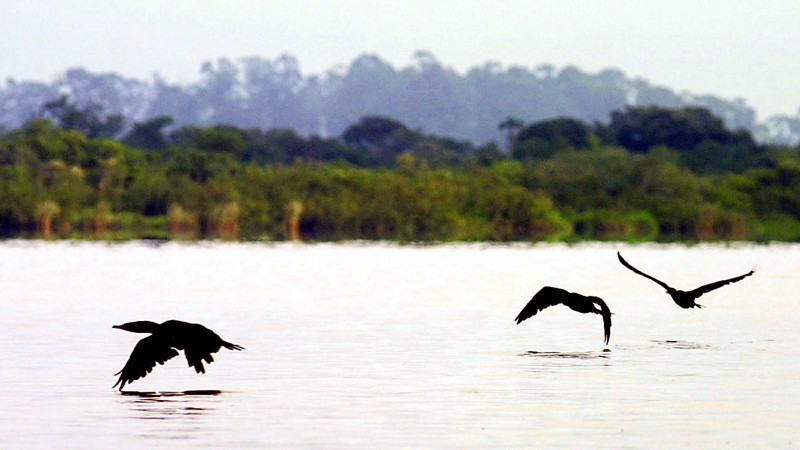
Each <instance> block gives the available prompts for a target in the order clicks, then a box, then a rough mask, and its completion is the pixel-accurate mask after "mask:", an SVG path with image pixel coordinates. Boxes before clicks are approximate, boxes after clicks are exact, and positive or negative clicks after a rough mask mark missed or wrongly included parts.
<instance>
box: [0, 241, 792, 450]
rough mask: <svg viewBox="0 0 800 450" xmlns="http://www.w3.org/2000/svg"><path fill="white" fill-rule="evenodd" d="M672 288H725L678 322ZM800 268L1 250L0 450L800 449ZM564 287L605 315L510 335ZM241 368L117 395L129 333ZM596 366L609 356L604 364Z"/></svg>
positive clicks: (604, 256)
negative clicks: (173, 340) (140, 327)
mask: <svg viewBox="0 0 800 450" xmlns="http://www.w3.org/2000/svg"><path fill="white" fill-rule="evenodd" d="M617 250H620V251H622V253H623V255H624V256H625V257H626V259H627V260H628V261H629V262H631V263H632V264H633V265H635V266H637V267H639V268H640V269H642V270H644V271H645V272H648V273H651V274H653V275H656V276H660V278H662V279H664V280H666V281H668V282H670V283H671V284H673V285H675V286H676V287H679V288H681V287H682V288H693V287H696V286H697V285H700V284H703V283H706V282H710V281H715V280H717V279H720V278H725V277H731V276H735V275H739V274H742V273H744V272H746V271H748V270H749V269H750V268H751V267H752V266H753V265H758V271H757V272H756V274H755V275H754V276H752V277H749V278H747V279H745V280H743V281H741V282H739V283H736V284H733V285H729V286H726V287H724V288H722V289H720V290H718V291H714V292H712V293H710V294H707V295H705V296H703V297H702V298H701V299H700V300H699V302H700V303H701V304H704V305H706V306H707V308H706V309H703V310H683V309H681V308H679V307H677V306H676V305H675V304H674V303H672V301H671V299H670V298H669V297H668V296H667V295H666V294H665V293H664V292H663V290H662V289H661V288H659V287H658V286H657V285H655V284H654V283H652V282H651V281H649V280H646V279H644V278H642V277H639V276H637V275H635V274H633V273H631V272H629V271H628V270H626V269H625V268H624V267H622V266H621V265H620V264H619V263H618V262H617V260H616V255H615V251H617ZM799 267H800V246H796V245H795V246H784V245H781V246H777V245H776V246H730V247H725V246H705V245H703V246H693V247H683V246H662V245H642V246H628V245H622V244H602V245H600V244H587V245H577V246H565V245H536V246H531V245H513V246H485V245H478V244H473V245H446V246H427V247H416V246H394V245H388V244H369V245H367V244H363V245H362V244H319V245H294V244H277V245H263V244H176V243H169V244H165V245H162V246H151V245H147V244H143V243H128V244H117V245H107V244H102V243H69V242H55V243H41V242H22V241H10V242H3V243H0V318H1V319H2V324H1V325H0V339H1V340H2V343H3V344H2V345H3V347H2V351H1V352H0V396H1V398H2V404H1V406H0V447H2V448H22V447H24V448H53V447H60V448H110V447H116V448H175V447H213V448H222V447H231V448H248V447H249V448H264V447H276V448H420V447H423V448H490V447H491V448H498V447H502V448H515V447H516V448H531V447H535V448H580V447H584V448H585V447H588V446H592V447H594V448H598V447H599V448H699V447H716V448H719V447H728V448H793V447H798V446H800V431H798V430H799V429H798V425H797V423H798V419H800V402H798V401H797V399H798V394H800V381H798V380H800V349H799V348H798V344H797V338H798V323H800V321H799V320H798V319H800V317H798V316H799V315H800V301H798V300H800V298H798V297H799V296H800V280H799V279H798V276H797V275H798V268H799ZM544 285H554V286H559V287H563V288H565V289H568V290H571V291H574V292H580V293H584V294H593V295H597V296H599V297H602V298H603V299H605V300H606V301H607V302H608V304H609V306H610V307H611V309H612V311H613V312H614V313H615V315H614V318H613V320H614V325H613V328H612V333H611V343H610V345H609V346H607V347H606V346H605V345H603V332H602V320H601V318H600V317H599V316H596V315H582V314H577V313H574V312H573V311H571V310H569V309H567V308H565V307H563V306H557V307H553V308H550V309H547V310H545V311H543V312H542V313H540V314H539V315H537V316H535V317H533V318H532V319H530V320H528V321H526V322H523V323H522V324H521V325H515V324H514V321H513V318H514V317H515V316H516V314H517V313H518V312H519V310H520V309H521V308H522V307H523V306H524V305H525V303H526V302H527V300H528V299H529V298H530V297H531V295H532V294H533V293H534V292H535V291H536V290H538V289H539V288H541V287H542V286H544ZM171 318H175V319H181V320H185V321H190V322H199V323H203V324H205V325H207V326H209V327H210V328H212V329H213V330H215V331H216V332H218V333H219V334H220V335H221V336H222V337H223V338H224V339H226V340H228V341H231V342H234V343H237V344H240V345H242V346H244V347H246V351H243V352H232V351H226V350H224V349H223V350H222V351H221V352H220V353H217V354H216V355H215V358H216V362H214V363H213V364H211V365H209V366H208V370H207V373H206V374H205V375H202V376H201V375H196V374H194V372H193V371H192V370H191V369H189V368H187V367H186V362H185V360H184V359H183V357H182V356H180V357H178V358H174V359H173V360H171V361H168V362H167V363H166V364H165V365H164V366H159V367H156V369H155V370H154V371H153V373H151V374H150V375H148V376H147V377H146V378H144V379H141V380H137V381H135V382H133V383H132V384H130V385H129V386H128V387H126V390H127V389H130V391H131V392H127V393H124V394H120V393H119V392H118V391H116V390H114V389H112V388H111V386H112V384H114V382H115V381H116V378H115V377H114V376H113V374H114V373H115V372H117V371H118V370H119V369H120V368H121V367H122V365H123V364H124V363H125V360H126V359H127V357H128V355H129V354H130V351H131V350H132V349H133V346H134V345H135V343H136V342H137V340H138V339H139V338H140V337H141V335H135V334H131V333H127V332H124V331H121V330H116V329H112V328H111V325H113V324H118V323H123V322H128V321H132V320H142V319H150V320H155V321H159V322H160V321H163V320H166V319H171ZM606 348H608V350H609V351H604V350H605V349H606Z"/></svg>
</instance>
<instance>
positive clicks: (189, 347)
mask: <svg viewBox="0 0 800 450" xmlns="http://www.w3.org/2000/svg"><path fill="white" fill-rule="evenodd" d="M178 340H179V341H182V346H183V353H184V354H185V355H186V361H187V362H188V363H189V367H194V370H195V371H196V372H197V373H205V372H206V369H205V367H203V361H205V362H207V363H211V362H213V361H214V357H213V356H211V354H212V353H215V352H218V351H219V349H220V347H221V346H222V342H223V340H222V338H220V337H219V335H217V333H214V332H213V331H211V330H209V329H208V328H206V327H204V326H203V325H200V324H196V323H192V324H186V326H185V330H184V331H183V333H181V334H180V335H178Z"/></svg>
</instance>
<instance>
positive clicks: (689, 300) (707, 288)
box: [617, 252, 755, 309]
mask: <svg viewBox="0 0 800 450" xmlns="http://www.w3.org/2000/svg"><path fill="white" fill-rule="evenodd" d="M617 258H619V262H620V263H622V265H623V266H625V267H627V268H628V269H630V270H631V271H632V272H634V273H636V274H639V275H641V276H643V277H645V278H648V279H650V280H652V281H654V282H656V283H658V284H659V285H660V286H661V287H663V288H664V289H666V290H667V294H669V296H670V297H672V300H673V301H674V302H675V303H676V304H677V305H678V306H680V307H681V308H685V309H689V308H703V305H699V304H697V302H696V301H695V300H697V299H698V298H700V296H701V295H703V294H705V293H708V292H711V291H713V290H714V289H719V288H721V287H722V286H725V285H726V284H730V283H735V282H737V281H740V280H742V279H744V278H745V277H749V276H750V275H752V274H754V273H755V269H752V270H750V272H748V273H746V274H744V275H739V276H738V277H733V278H728V279H725V280H720V281H715V282H713V283H708V284H705V285H703V286H700V287H699V288H697V289H692V290H691V291H682V290H680V289H675V288H673V287H672V286H670V285H668V284H667V283H664V282H663V281H661V280H659V279H657V278H655V277H652V276H650V275H648V274H646V273H644V272H642V271H641V270H639V269H637V268H635V267H633V266H632V265H630V264H629V263H628V261H625V258H623V257H622V255H621V254H620V253H619V252H617Z"/></svg>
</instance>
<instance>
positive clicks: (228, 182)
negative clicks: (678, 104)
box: [0, 69, 800, 242]
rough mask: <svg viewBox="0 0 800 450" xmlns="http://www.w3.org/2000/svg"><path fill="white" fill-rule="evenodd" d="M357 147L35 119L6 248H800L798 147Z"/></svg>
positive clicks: (16, 135) (433, 141)
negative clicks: (93, 244)
mask: <svg viewBox="0 0 800 450" xmlns="http://www.w3.org/2000/svg"><path fill="white" fill-rule="evenodd" d="M431 70H433V69H431ZM151 125H152V126H153V127H154V128H155V129H158V130H161V128H160V126H161V125H163V123H162V124H151ZM712 128H713V127H712ZM350 131H351V132H350V133H349V134H348V136H349V137H348V138H347V139H344V138H342V139H328V138H320V137H311V138H307V139H306V138H303V137H301V136H299V135H298V134H297V133H295V132H294V131H292V130H287V129H274V130H269V131H267V132H262V131H260V130H257V129H253V130H240V129H236V128H233V127H209V128H197V127H184V128H181V129H179V130H178V131H177V132H175V133H173V134H171V135H169V136H168V137H167V138H166V139H167V141H166V142H167V146H166V147H163V148H145V149H140V148H132V147H130V146H128V145H126V144H124V143H122V142H118V141H114V140H109V139H104V138H89V137H87V136H86V135H84V134H83V133H81V132H79V131H76V130H67V129H62V128H59V127H56V126H55V125H54V124H53V123H52V122H49V121H41V120H39V121H32V122H29V123H28V124H27V125H26V126H25V127H23V128H20V129H18V130H11V131H8V132H6V133H4V134H3V135H2V136H0V235H2V236H41V237H49V236H53V237H78V238H90V239H129V238H140V237H156V238H171V239H200V238H213V239H217V238H222V239H295V238H296V239H306V240H339V239H391V240H398V241H408V242H413V241H452V240H460V241H481V240H492V241H539V240H574V239H601V240H633V241H651V240H743V239H751V240H759V241H769V240H787V241H796V240H798V239H800V158H799V157H798V155H797V152H795V151H790V150H789V149H783V150H781V149H770V150H769V151H768V152H763V151H760V150H758V151H755V152H751V153H750V156H751V157H750V159H748V160H746V161H745V162H744V163H742V162H741V160H739V159H737V158H738V156H730V155H728V156H725V154H723V153H724V152H725V151H729V150H730V149H731V148H733V147H730V146H727V147H726V146H722V147H720V146H719V145H718V144H719V141H713V142H712V141H709V140H702V141H700V143H699V144H698V145H697V146H695V147H693V149H692V151H694V152H695V153H691V154H690V153H687V152H686V151H685V150H681V149H676V148H672V147H667V146H665V145H661V146H654V147H651V148H649V151H648V152H647V153H644V154H642V153H631V152H630V151H629V150H628V149H625V148H621V147H616V146H610V145H601V144H600V142H599V141H600V139H601V137H600V136H601V135H600V134H597V133H594V132H589V128H588V127H585V126H580V124H579V123H575V122H573V121H568V120H562V119H559V120H556V121H550V122H547V123H545V124H541V126H538V125H536V126H530V127H528V128H527V129H525V130H523V133H524V132H525V131H527V134H520V136H527V138H526V139H525V140H523V141H521V142H520V143H518V146H517V148H518V149H519V148H524V146H525V145H527V143H530V142H534V143H536V142H539V141H537V140H543V141H542V142H545V141H546V142H547V144H548V145H550V147H549V150H548V151H547V152H545V153H539V154H537V155H536V157H535V158H524V159H523V158H519V159H515V158H510V157H508V156H507V155H505V154H503V153H502V152H500V151H499V149H498V147H497V146H496V145H487V146H484V147H481V148H478V149H476V148H474V147H473V146H472V144H471V143H469V142H463V141H458V140H454V139H450V138H444V137H439V136H430V135H424V134H422V133H420V132H417V131H412V130H409V129H408V128H407V127H405V126H404V125H402V124H401V123H399V122H396V121H392V120H389V119H385V118H380V117H372V118H364V119H362V121H361V122H359V123H358V124H355V125H353V127H351V128H350ZM734 138H735V136H734ZM537 145H538V144H537ZM752 150H753V148H749V150H747V151H752ZM515 151H516V150H515ZM735 154H738V155H741V154H742V153H741V152H739V153H736V152H734V153H733V154H731V155H735ZM702 155H705V156H703V157H704V158H707V161H705V160H704V162H696V161H700V160H699V159H696V160H692V159H691V158H700V156H702ZM516 156H518V157H519V155H516ZM690 156H691V157H690ZM726 158H727V159H726ZM692 161H695V162H692ZM695 165H696V166H697V169H696V170H691V167H693V166H695ZM709 165H712V166H713V165H716V166H717V167H733V166H734V165H735V168H734V169H735V170H734V169H731V170H734V171H730V172H725V171H723V172H719V171H716V172H711V173H708V171H707V170H705V167H707V166H709ZM726 170H727V169H726Z"/></svg>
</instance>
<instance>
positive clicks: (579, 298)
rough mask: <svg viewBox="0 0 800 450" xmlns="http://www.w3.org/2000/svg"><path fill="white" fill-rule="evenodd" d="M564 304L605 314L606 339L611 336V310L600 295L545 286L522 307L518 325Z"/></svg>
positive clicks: (580, 309)
mask: <svg viewBox="0 0 800 450" xmlns="http://www.w3.org/2000/svg"><path fill="white" fill-rule="evenodd" d="M559 303H560V304H562V305H564V306H566V307H568V308H570V309H572V310H573V311H577V312H579V313H583V314H586V313H595V314H600V315H601V316H603V329H604V330H605V341H606V344H608V340H609V339H610V338H611V310H609V309H608V305H606V302H604V301H603V299H601V298H599V297H587V296H585V295H581V294H575V293H573V292H567V291H565V290H564V289H560V288H555V287H550V286H545V287H543V288H542V289H541V290H539V292H537V293H536V294H535V295H534V296H533V298H531V300H530V301H529V302H528V304H527V305H525V307H524V308H522V311H520V313H519V315H517V318H516V319H514V320H516V321H517V325H519V324H520V322H522V321H523V320H525V319H527V318H529V317H533V316H535V315H536V313H538V312H539V311H541V310H543V309H545V308H547V307H550V306H555V305H558V304H559Z"/></svg>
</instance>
